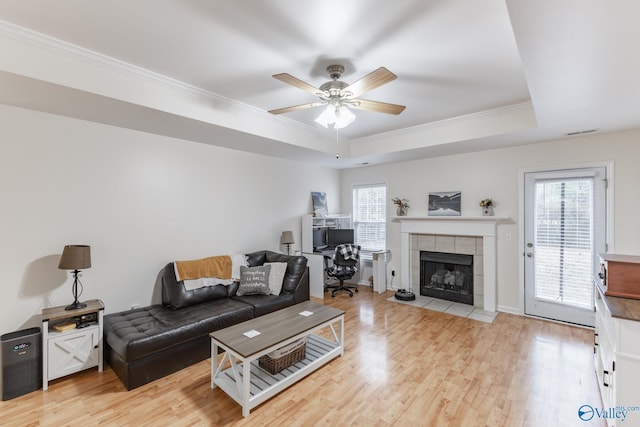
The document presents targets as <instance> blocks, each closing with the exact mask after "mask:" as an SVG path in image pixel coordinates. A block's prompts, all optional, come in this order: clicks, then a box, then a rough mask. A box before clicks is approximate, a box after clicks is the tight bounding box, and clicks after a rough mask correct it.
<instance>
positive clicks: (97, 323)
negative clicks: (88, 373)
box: [42, 300, 104, 390]
mask: <svg viewBox="0 0 640 427" xmlns="http://www.w3.org/2000/svg"><path fill="white" fill-rule="evenodd" d="M85 304H87V306H86V307H85V308H80V309H76V310H65V309H64V306H61V307H52V308H45V309H43V310H42V389H43V390H47V388H48V386H49V381H51V380H54V379H56V378H60V377H63V376H65V375H69V374H73V373H75V372H79V371H82V370H84V369H89V368H93V367H94V366H97V367H98V372H102V370H103V356H102V354H103V352H102V328H103V323H102V317H103V314H104V304H103V303H102V301H100V300H89V301H86V302H85ZM70 322H75V323H78V325H85V326H84V327H77V328H75V329H69V330H65V331H62V332H59V331H57V330H55V329H54V326H56V325H59V324H64V323H70Z"/></svg>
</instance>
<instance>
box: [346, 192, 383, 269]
mask: <svg viewBox="0 0 640 427" xmlns="http://www.w3.org/2000/svg"><path fill="white" fill-rule="evenodd" d="M353 228H354V240H355V243H356V244H357V245H360V247H361V250H362V252H361V253H360V258H362V259H371V258H372V255H371V253H372V252H375V251H381V250H385V249H386V245H387V186H386V185H384V184H372V185H358V186H355V187H353Z"/></svg>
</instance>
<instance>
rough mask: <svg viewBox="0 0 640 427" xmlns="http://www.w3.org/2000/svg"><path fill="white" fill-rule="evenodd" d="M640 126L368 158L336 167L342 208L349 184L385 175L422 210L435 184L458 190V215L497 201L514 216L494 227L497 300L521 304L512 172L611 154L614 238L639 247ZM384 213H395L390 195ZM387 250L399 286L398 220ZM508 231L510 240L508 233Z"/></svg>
mask: <svg viewBox="0 0 640 427" xmlns="http://www.w3.org/2000/svg"><path fill="white" fill-rule="evenodd" d="M639 140H640V131H630V132H622V133H616V134H609V135H592V136H584V137H581V138H574V139H563V140H558V141H552V142H547V143H540V144H532V145H525V146H521V147H515V148H508V149H500V150H492V151H484V152H478V153H471V154H463V155H456V156H448V157H440V158H433V159H424V160H415V161H410V162H403V163H396V164H389V165H381V166H369V167H364V168H359V169H350V170H344V171H342V178H341V195H342V196H341V197H342V207H343V210H344V211H349V210H350V209H351V203H352V201H351V189H352V186H353V185H356V184H365V183H372V182H386V183H387V185H388V188H387V195H388V196H389V199H391V198H392V197H400V198H407V199H409V200H410V201H411V208H410V209H409V215H413V216H424V215H426V214H427V196H428V194H429V192H434V191H450V190H459V191H462V215H463V216H464V215H468V216H479V215H481V212H480V207H479V206H478V203H479V202H480V200H482V199H484V198H487V197H490V198H492V199H494V200H495V201H497V207H496V208H495V214H496V215H497V216H505V217H510V218H512V219H513V220H514V223H513V224H508V225H501V226H499V228H498V270H497V278H498V307H499V308H500V309H502V310H505V311H513V312H519V310H520V305H521V303H520V296H519V295H520V294H519V290H520V289H519V288H520V270H519V262H520V259H519V256H520V255H521V253H522V250H519V235H518V230H519V228H518V220H519V204H518V203H519V202H518V196H519V190H520V189H519V187H518V185H519V184H518V176H519V173H520V171H521V170H523V169H528V168H547V167H552V166H567V165H573V164H583V163H589V162H604V161H613V162H614V172H615V176H614V190H615V191H614V212H615V217H614V218H613V227H614V236H613V237H614V239H613V241H614V243H615V247H614V248H613V249H614V250H615V251H616V252H618V253H626V254H635V255H640V221H638V219H637V217H638V212H640V197H638V194H639V193H638V185H640V163H639V162H640V143H639V142H638V141H639ZM387 214H388V215H389V216H395V215H396V214H395V206H394V205H393V204H392V203H391V202H389V208H388V212H387ZM387 231H388V236H387V244H388V246H389V249H391V252H392V256H393V257H392V261H391V263H390V265H389V272H390V271H391V270H392V269H394V270H395V271H396V279H395V280H394V287H403V286H405V285H406V283H404V284H403V278H401V277H399V276H400V268H399V266H400V231H399V224H397V223H394V222H391V223H389V226H388V228H387ZM509 237H510V240H508V239H509Z"/></svg>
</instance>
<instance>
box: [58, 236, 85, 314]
mask: <svg viewBox="0 0 640 427" xmlns="http://www.w3.org/2000/svg"><path fill="white" fill-rule="evenodd" d="M90 267H91V247H90V246H87V245H67V246H65V247H64V249H63V251H62V256H60V262H59V263H58V268H59V269H60V270H73V288H72V289H73V303H71V304H70V305H68V306H66V307H65V308H64V309H65V310H76V309H78V308H84V307H86V306H87V305H86V304H84V303H81V302H79V301H78V295H79V294H78V285H80V295H81V294H82V283H81V282H80V280H79V279H78V277H80V276H82V274H80V270H84V269H85V268H90Z"/></svg>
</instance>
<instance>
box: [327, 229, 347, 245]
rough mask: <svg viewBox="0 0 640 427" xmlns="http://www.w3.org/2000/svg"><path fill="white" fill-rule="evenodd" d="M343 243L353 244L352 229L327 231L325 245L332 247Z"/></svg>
mask: <svg viewBox="0 0 640 427" xmlns="http://www.w3.org/2000/svg"><path fill="white" fill-rule="evenodd" d="M343 243H351V244H353V229H352V228H330V229H328V230H327V245H329V246H331V247H333V246H338V245H341V244H343Z"/></svg>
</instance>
